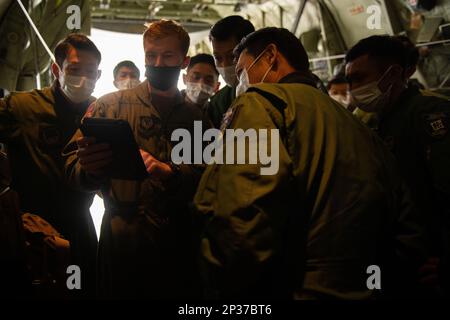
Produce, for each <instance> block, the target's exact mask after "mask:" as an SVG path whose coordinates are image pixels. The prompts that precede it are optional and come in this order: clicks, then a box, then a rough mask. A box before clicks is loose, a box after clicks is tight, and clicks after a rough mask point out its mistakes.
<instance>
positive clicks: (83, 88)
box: [59, 72, 97, 103]
mask: <svg viewBox="0 0 450 320" xmlns="http://www.w3.org/2000/svg"><path fill="white" fill-rule="evenodd" d="M96 82H97V81H96V80H93V79H89V78H87V77H80V76H72V75H66V74H64V73H63V72H61V76H60V79H59V83H60V84H61V90H62V91H63V92H64V94H65V95H66V97H67V98H68V99H69V100H70V101H72V102H73V103H81V102H84V101H87V100H89V98H90V96H91V94H92V92H94V89H95V83H96Z"/></svg>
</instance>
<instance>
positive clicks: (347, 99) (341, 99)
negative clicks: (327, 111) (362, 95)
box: [330, 94, 350, 108]
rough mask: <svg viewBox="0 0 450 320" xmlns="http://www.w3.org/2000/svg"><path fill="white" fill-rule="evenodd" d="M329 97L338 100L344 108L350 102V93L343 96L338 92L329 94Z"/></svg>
mask: <svg viewBox="0 0 450 320" xmlns="http://www.w3.org/2000/svg"><path fill="white" fill-rule="evenodd" d="M330 97H331V98H332V99H333V100H335V101H337V102H339V103H340V104H341V105H343V106H344V107H345V108H347V107H348V106H349V104H350V95H347V96H343V95H340V94H330Z"/></svg>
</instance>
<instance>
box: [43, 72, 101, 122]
mask: <svg viewBox="0 0 450 320" xmlns="http://www.w3.org/2000/svg"><path fill="white" fill-rule="evenodd" d="M50 90H51V93H52V94H51V95H49V97H48V98H50V100H51V101H50V103H52V104H53V105H54V108H55V112H56V113H57V114H73V115H75V116H83V115H84V114H85V113H86V111H87V109H88V107H89V106H90V105H91V104H92V103H93V102H94V101H95V100H96V99H95V98H94V97H92V96H91V97H90V98H89V99H88V100H87V101H86V102H83V103H80V104H79V105H77V106H74V104H73V103H72V102H71V101H69V100H68V99H67V98H66V97H65V96H64V94H63V93H62V92H61V87H60V85H59V81H58V80H55V81H53V84H52V86H51V87H50ZM67 106H69V107H67Z"/></svg>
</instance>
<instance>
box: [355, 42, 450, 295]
mask: <svg viewBox="0 0 450 320" xmlns="http://www.w3.org/2000/svg"><path fill="white" fill-rule="evenodd" d="M408 55H409V52H408V50H407V47H405V45H404V44H403V43H402V40H401V39H398V38H395V37H390V36H372V37H369V38H366V39H363V40H361V41H360V42H358V43H357V44H356V45H355V46H354V47H353V48H351V49H350V51H349V52H348V53H347V56H346V74H347V78H348V79H349V81H350V93H351V100H352V103H353V104H354V105H356V106H357V107H358V108H360V109H362V110H363V111H366V112H373V113H375V114H376V115H377V117H378V124H377V128H376V132H377V133H378V134H379V136H380V137H381V138H382V139H383V140H384V141H385V142H386V144H387V145H388V147H389V148H390V149H391V151H392V152H393V154H394V155H395V157H396V159H397V161H398V163H399V164H400V166H399V169H400V172H401V174H402V175H403V177H404V179H405V180H406V182H407V184H408V185H409V187H410V189H411V191H412V194H413V196H414V199H415V201H416V203H417V206H418V207H419V209H420V212H421V214H422V215H423V217H424V218H425V219H426V221H427V231H428V235H429V236H430V238H431V243H430V246H431V254H432V255H433V256H438V257H444V262H443V263H447V264H448V252H449V240H448V239H449V233H450V223H449V221H450V211H449V208H450V202H449V199H450V166H449V163H450V133H449V126H450V101H449V100H448V99H445V98H442V97H438V96H433V95H430V94H429V93H427V92H426V91H420V90H419V88H418V87H416V86H407V81H408V78H409V77H410V76H411V67H412V66H411V65H410V64H408ZM414 67H415V66H414ZM445 256H446V257H447V258H445ZM446 259H447V262H445V260H446ZM434 260H435V261H436V259H434ZM431 267H432V266H430V265H429V266H426V268H428V270H430V268H431ZM437 268H438V269H439V268H440V270H436V268H434V270H435V271H437V272H439V273H440V276H441V280H442V278H443V277H448V271H446V272H443V271H444V270H448V267H446V268H447V269H446V268H444V267H437ZM442 281H444V280H442ZM445 282H447V286H448V278H447V279H446V280H445Z"/></svg>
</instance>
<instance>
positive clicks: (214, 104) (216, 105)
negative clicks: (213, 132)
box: [207, 85, 236, 128]
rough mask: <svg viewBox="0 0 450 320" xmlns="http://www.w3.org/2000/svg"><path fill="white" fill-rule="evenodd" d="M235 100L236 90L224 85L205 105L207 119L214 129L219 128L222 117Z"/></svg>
mask: <svg viewBox="0 0 450 320" xmlns="http://www.w3.org/2000/svg"><path fill="white" fill-rule="evenodd" d="M234 99H236V88H234V87H230V86H228V85H226V86H225V87H223V88H222V89H220V90H219V91H218V92H217V93H216V94H215V95H213V96H212V97H211V98H210V100H209V103H208V105H207V112H208V117H209V119H210V120H211V122H212V124H213V126H214V128H220V123H221V122H222V118H223V115H224V114H225V112H226V111H227V110H228V108H229V107H230V106H231V104H232V103H233V101H234Z"/></svg>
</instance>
